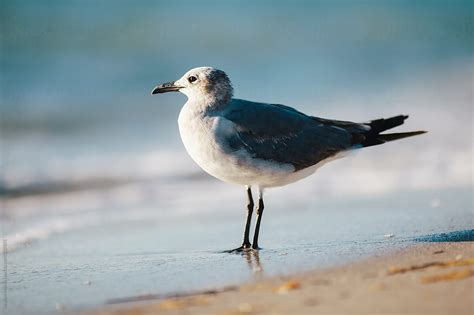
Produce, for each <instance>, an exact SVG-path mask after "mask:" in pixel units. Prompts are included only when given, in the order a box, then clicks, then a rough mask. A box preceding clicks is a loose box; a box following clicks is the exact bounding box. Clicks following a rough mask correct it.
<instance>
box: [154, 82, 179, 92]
mask: <svg viewBox="0 0 474 315" xmlns="http://www.w3.org/2000/svg"><path fill="white" fill-rule="evenodd" d="M181 88H182V86H178V85H176V84H175V81H173V82H168V83H163V84H160V85H158V86H156V87H155V88H154V89H153V91H151V94H159V93H166V92H178V91H179V89H181Z"/></svg>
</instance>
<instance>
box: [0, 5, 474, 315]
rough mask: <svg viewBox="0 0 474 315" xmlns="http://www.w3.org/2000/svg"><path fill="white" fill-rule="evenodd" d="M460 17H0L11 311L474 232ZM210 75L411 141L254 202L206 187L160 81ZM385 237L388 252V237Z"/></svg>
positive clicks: (258, 272)
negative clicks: (250, 229)
mask: <svg viewBox="0 0 474 315" xmlns="http://www.w3.org/2000/svg"><path fill="white" fill-rule="evenodd" d="M472 12H473V10H472V3H471V2H469V1H453V2H450V4H449V5H446V4H445V2H442V1H439V2H438V1H431V2H427V1H420V2H413V1H410V2H405V1H399V2H396V3H394V2H380V1H376V2H375V1H374V2H370V1H369V2H363V3H356V2H338V3H337V4H334V3H332V2H326V1H321V2H313V1H310V2H306V1H297V2H293V1H292V2H291V3H290V2H285V1H280V2H271V3H270V2H259V4H255V3H253V2H245V1H244V2H225V3H218V2H212V1H208V2H202V3H199V4H194V3H191V2H187V1H173V3H170V2H166V3H165V2H155V3H153V4H150V3H149V2H147V1H133V2H129V1H114V4H113V5H110V2H107V1H94V2H88V1H73V0H69V1H48V3H44V2H38V1H26V0H25V1H16V2H8V3H7V2H2V4H1V10H0V15H1V16H0V18H1V20H2V28H1V29H0V32H1V38H0V39H1V48H0V49H1V58H0V66H1V69H2V70H1V73H0V95H1V102H0V210H1V211H0V236H1V237H2V239H3V240H4V244H5V245H6V248H7V250H5V247H4V251H3V258H4V260H2V261H3V262H2V263H1V264H2V268H3V271H4V272H3V273H2V276H0V279H1V283H2V285H3V287H2V293H3V294H2V295H1V296H0V299H1V302H2V307H4V308H3V309H2V311H3V310H5V311H6V312H7V313H11V314H22V313H24V314H47V313H52V312H55V311H56V310H57V309H58V310H63V309H64V310H80V309H84V308H88V307H93V306H98V305H102V304H104V303H109V302H114V301H117V299H118V300H120V299H127V298H133V297H136V296H147V295H148V294H151V295H166V294H170V293H174V292H188V291H193V290H198V289H202V288H214V287H219V286H225V285H232V284H236V283H241V282H243V281H247V280H251V279H254V278H259V277H262V276H270V275H275V274H288V273H292V272H295V271H300V270H306V269H310V268H315V267H325V266H333V265H337V264H343V263H346V262H348V261H352V260H356V259H360V258H363V257H367V256H370V255H374V254H379V253H382V252H384V251H389V250H392V249H394V248H400V247H402V246H408V245H410V244H413V243H414V242H418V241H420V240H428V239H430V235H438V234H439V233H450V232H457V231H466V230H467V231H471V230H472V229H473V216H474V214H473V198H472V190H473V167H472V165H473V136H472V135H473V129H472V128H473V127H472V126H473V107H472V104H473V103H474V102H473V100H474V98H473V89H472V86H473V83H474V82H473V77H474V60H473V56H474V54H473V52H474V50H473V48H474V47H473V41H472V34H473V29H474V25H473V22H472V21H473V20H474V19H473V13H472ZM202 65H211V66H215V67H218V68H221V69H223V70H225V71H226V72H227V73H228V74H229V76H230V77H231V79H232V81H233V84H234V88H235V94H236V97H239V98H244V99H251V100H257V101H264V102H273V103H282V104H287V105H291V106H294V107H296V108H298V109H299V110H301V111H304V112H306V113H308V114H311V115H317V116H321V117H326V118H334V119H343V120H354V121H366V120H369V119H375V118H380V117H387V116H390V115H398V114H409V115H410V119H408V120H407V121H406V123H405V125H404V126H402V127H400V128H398V129H397V131H408V130H418V129H422V130H428V131H429V132H428V133H427V134H425V135H423V136H419V137H414V138H410V139H406V140H403V141H398V142H393V143H390V144H386V145H383V146H377V147H372V148H368V149H365V150H361V151H360V152H358V153H354V154H352V155H350V156H348V157H347V158H345V159H342V160H338V161H334V162H332V163H330V164H328V165H326V166H324V167H323V168H321V169H320V170H318V172H317V174H315V175H314V176H312V177H309V178H307V179H305V180H303V181H301V182H299V183H296V184H293V185H290V186H287V187H282V188H276V189H271V190H268V191H267V192H266V195H265V196H266V199H265V201H266V210H265V214H264V218H263V223H262V224H263V225H262V232H261V233H262V235H261V245H262V246H263V247H264V250H262V251H261V252H260V253H259V254H258V255H256V254H254V255H247V256H246V255H243V256H242V255H229V254H223V253H221V252H222V251H223V250H226V249H230V248H234V247H236V246H238V245H239V242H240V237H241V232H242V231H241V230H242V228H243V223H244V222H243V221H244V219H245V218H244V217H245V211H244V204H245V193H244V191H243V189H242V187H238V186H233V185H228V184H224V183H221V182H219V181H217V180H215V179H213V178H211V177H210V176H208V175H206V174H204V173H203V172H202V171H201V170H200V169H199V168H198V167H197V166H196V165H195V164H194V163H193V161H192V160H191V159H190V158H189V157H188V156H187V154H186V152H185V151H184V149H183V147H182V145H181V142H180V139H179V134H178V128H177V123H176V119H177V116H178V113H179V110H180V107H181V105H182V104H183V103H184V102H185V97H184V96H183V95H179V94H170V95H168V94H166V95H160V96H150V95H149V93H150V91H151V89H152V88H153V87H154V86H155V85H156V84H158V83H162V82H167V81H170V80H174V79H177V78H178V77H180V76H181V75H182V74H183V73H184V72H185V71H187V70H188V69H189V68H192V67H196V66H202ZM389 234H393V235H394V236H393V237H390V238H386V237H384V235H389ZM5 262H6V264H5Z"/></svg>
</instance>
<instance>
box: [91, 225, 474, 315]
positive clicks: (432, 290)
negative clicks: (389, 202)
mask: <svg viewBox="0 0 474 315" xmlns="http://www.w3.org/2000/svg"><path fill="white" fill-rule="evenodd" d="M470 238H472V235H471V234H467V235H465V238H464V239H466V240H467V239H470ZM247 255H248V259H249V264H254V265H255V269H254V270H255V271H254V276H255V277H254V280H253V281H250V282H248V283H245V284H243V285H240V286H235V287H226V288H223V289H221V290H215V291H213V290H211V291H207V292H194V293H190V294H183V295H181V296H175V297H167V298H163V297H158V296H152V295H151V296H137V297H131V298H130V299H122V300H115V301H109V302H110V305H107V306H105V307H103V308H99V309H97V310H94V311H89V312H86V313H82V314H83V315H99V314H100V315H102V314H134V315H138V314H157V313H158V314H229V315H230V314H328V313H331V314H361V313H363V314H388V313H390V314H473V311H474V300H473V299H472V296H474V277H473V276H474V246H473V243H472V242H469V241H466V242H462V241H461V242H439V243H436V242H433V243H424V244H419V245H414V246H411V247H409V248H406V249H402V250H397V251H395V252H392V253H388V254H383V255H380V256H376V257H372V258H369V259H365V260H363V261H359V262H355V263H350V264H347V265H344V266H340V267H334V268H328V269H315V270H313V271H309V272H305V273H299V274H294V275H291V276H285V277H270V278H268V279H266V278H264V279H262V278H260V277H259V273H260V272H261V270H259V269H258V268H259V262H258V258H259V255H258V254H255V253H247Z"/></svg>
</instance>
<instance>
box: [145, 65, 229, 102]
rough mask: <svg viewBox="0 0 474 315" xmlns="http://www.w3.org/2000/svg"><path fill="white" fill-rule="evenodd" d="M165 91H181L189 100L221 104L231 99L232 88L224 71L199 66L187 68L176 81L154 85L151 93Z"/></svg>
mask: <svg viewBox="0 0 474 315" xmlns="http://www.w3.org/2000/svg"><path fill="white" fill-rule="evenodd" d="M166 92H181V93H183V94H185V95H186V96H187V97H188V98H189V99H190V100H195V99H197V100H205V101H206V102H207V103H208V104H211V103H214V102H218V103H219V104H223V103H228V102H229V101H230V100H231V99H232V93H233V89H232V84H231V82H230V80H229V77H228V76H227V74H226V73H225V72H224V71H222V70H218V69H214V68H211V67H199V68H194V69H191V70H189V71H188V72H186V74H185V75H183V76H182V77H181V78H180V79H178V80H176V81H173V82H169V83H164V84H160V85H158V86H156V87H155V88H154V89H153V91H152V92H151V94H159V93H166Z"/></svg>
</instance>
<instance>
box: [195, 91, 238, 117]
mask: <svg viewBox="0 0 474 315" xmlns="http://www.w3.org/2000/svg"><path fill="white" fill-rule="evenodd" d="M231 100H232V95H230V96H222V95H221V96H220V97H216V96H214V95H210V94H200V95H191V96H189V97H188V103H189V104H192V107H193V109H194V110H195V111H197V112H202V113H205V112H208V111H216V110H222V109H224V108H225V107H226V106H227V105H228V104H229V103H230V101H231Z"/></svg>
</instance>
